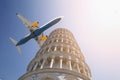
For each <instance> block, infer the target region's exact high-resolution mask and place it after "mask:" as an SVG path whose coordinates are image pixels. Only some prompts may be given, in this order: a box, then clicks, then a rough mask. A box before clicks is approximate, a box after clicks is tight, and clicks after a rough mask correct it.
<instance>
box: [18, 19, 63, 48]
mask: <svg viewBox="0 0 120 80" xmlns="http://www.w3.org/2000/svg"><path fill="white" fill-rule="evenodd" d="M60 20H61V18H57V19H54V20H52V21H51V22H49V23H47V24H46V25H44V26H43V27H41V28H38V29H36V30H35V31H33V32H31V34H30V35H29V36H27V37H25V38H23V39H21V40H20V41H19V42H18V43H17V44H16V46H19V45H22V44H24V43H26V42H27V41H29V40H30V39H32V38H35V37H37V36H39V35H40V34H41V33H43V32H44V31H45V30H46V29H48V28H50V27H51V26H53V25H55V24H56V23H58V22H59V21H60Z"/></svg>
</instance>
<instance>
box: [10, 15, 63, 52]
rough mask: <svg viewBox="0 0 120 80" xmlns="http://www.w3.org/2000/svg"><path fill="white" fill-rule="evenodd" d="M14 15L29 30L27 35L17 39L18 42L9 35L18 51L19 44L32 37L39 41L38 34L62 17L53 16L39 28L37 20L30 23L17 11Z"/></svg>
mask: <svg viewBox="0 0 120 80" xmlns="http://www.w3.org/2000/svg"><path fill="white" fill-rule="evenodd" d="M16 15H17V16H18V17H19V18H20V19H21V20H22V21H23V23H24V24H25V26H26V27H27V28H28V29H29V30H30V32H31V33H30V34H29V35H26V36H25V37H24V38H22V39H20V41H18V42H17V41H16V40H15V39H13V38H11V37H10V40H11V41H12V42H13V43H14V44H15V46H16V47H17V49H18V51H19V53H21V49H20V45H22V44H25V43H26V42H28V41H29V40H30V39H32V38H34V39H35V40H36V41H37V42H38V43H39V42H40V41H39V40H40V39H39V38H40V35H41V34H42V36H43V32H44V31H45V30H47V29H48V28H50V27H52V26H53V25H55V24H56V23H58V22H59V21H60V20H61V19H62V17H58V18H55V19H53V20H51V21H49V22H48V23H47V24H45V25H43V26H42V27H41V28H39V27H38V24H39V22H37V21H36V22H33V23H31V22H30V21H28V20H27V19H26V18H25V17H23V16H22V15H20V14H18V13H17V14H16ZM43 37H45V36H43Z"/></svg>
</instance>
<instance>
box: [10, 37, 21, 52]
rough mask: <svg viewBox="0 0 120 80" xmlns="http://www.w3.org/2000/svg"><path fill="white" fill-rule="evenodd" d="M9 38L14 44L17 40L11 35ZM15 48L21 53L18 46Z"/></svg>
mask: <svg viewBox="0 0 120 80" xmlns="http://www.w3.org/2000/svg"><path fill="white" fill-rule="evenodd" d="M9 39H10V40H11V41H12V42H13V44H14V45H15V46H16V44H17V41H16V40H15V39H13V38H11V37H9ZM16 48H17V50H18V52H19V53H21V48H20V46H16Z"/></svg>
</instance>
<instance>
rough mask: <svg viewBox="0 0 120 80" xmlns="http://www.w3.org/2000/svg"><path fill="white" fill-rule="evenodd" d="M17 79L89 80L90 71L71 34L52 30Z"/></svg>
mask: <svg viewBox="0 0 120 80" xmlns="http://www.w3.org/2000/svg"><path fill="white" fill-rule="evenodd" d="M19 80H91V72H90V69H89V67H88V65H87V64H86V62H85V59H84V56H83V54H82V52H81V50H80V48H79V46H78V44H77V42H76V40H75V38H74V36H73V34H72V33H71V32H70V31H69V30H67V29H64V28H58V29H56V30H54V31H52V32H51V33H50V35H49V37H48V39H47V40H46V41H45V42H44V44H43V46H42V47H41V49H40V50H39V51H38V52H37V54H36V56H35V57H34V58H33V60H32V61H31V62H30V63H29V65H28V67H27V72H26V73H25V74H24V75H23V76H21V77H20V78H19Z"/></svg>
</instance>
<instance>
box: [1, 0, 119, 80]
mask: <svg viewBox="0 0 120 80" xmlns="http://www.w3.org/2000/svg"><path fill="white" fill-rule="evenodd" d="M119 3H120V2H119V0H50V1H48V0H1V1H0V25H1V26H0V27H1V29H0V36H1V38H0V39H1V40H0V78H1V79H3V80H17V79H18V78H19V77H20V76H22V75H23V74H24V73H25V72H26V68H27V65H28V64H29V62H30V61H31V60H32V58H33V57H34V56H35V54H36V52H37V51H38V49H39V48H38V45H37V43H36V42H35V41H34V40H30V41H29V42H27V43H26V44H25V45H22V46H21V48H22V54H19V53H18V51H17V49H16V47H15V46H14V45H13V44H12V42H11V41H10V40H9V37H13V38H15V39H16V40H19V39H21V38H22V37H24V35H26V34H28V33H29V31H28V30H27V28H26V27H24V25H23V24H22V22H21V21H20V20H19V19H18V17H17V16H16V15H15V14H16V13H20V14H22V15H24V16H25V17H26V18H27V19H29V20H30V21H32V22H34V21H39V22H40V26H41V25H43V24H45V23H46V22H48V21H49V20H51V19H53V18H55V17H58V16H64V19H63V20H62V21H61V22H60V23H58V24H56V25H55V26H53V27H52V28H50V29H49V30H47V31H45V34H49V33H50V32H51V31H52V30H54V29H56V28H59V27H63V28H67V29H69V30H70V31H71V32H72V33H73V35H74V36H75V38H76V40H77V42H78V44H79V46H80V48H81V51H82V52H83V55H84V56H85V59H86V62H87V64H88V65H89V67H90V69H91V72H92V80H120V76H119V74H120V72H119V71H120V68H119V67H120V59H119V57H120V6H119Z"/></svg>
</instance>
